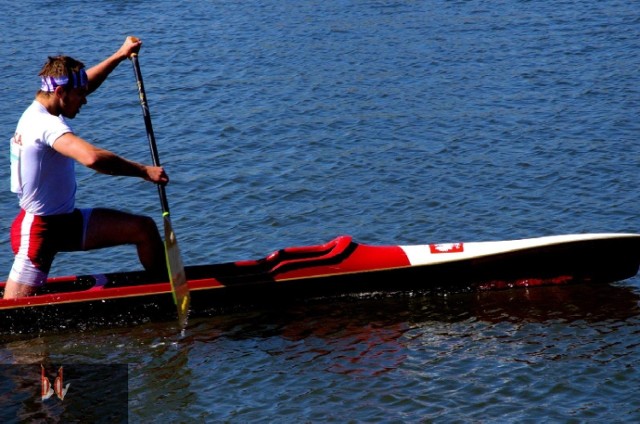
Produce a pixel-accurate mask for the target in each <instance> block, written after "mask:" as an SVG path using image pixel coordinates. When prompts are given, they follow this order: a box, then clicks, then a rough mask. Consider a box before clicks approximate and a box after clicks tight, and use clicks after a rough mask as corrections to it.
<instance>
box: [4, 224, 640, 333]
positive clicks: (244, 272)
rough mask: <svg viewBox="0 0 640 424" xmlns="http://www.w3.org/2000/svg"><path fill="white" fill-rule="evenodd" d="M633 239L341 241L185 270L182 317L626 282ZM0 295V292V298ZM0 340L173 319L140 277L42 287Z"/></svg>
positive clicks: (169, 306) (13, 311)
mask: <svg viewBox="0 0 640 424" xmlns="http://www.w3.org/2000/svg"><path fill="white" fill-rule="evenodd" d="M639 265H640V235H635V234H587V235H576V236H554V237H542V238H536V239H527V240H514V241H505V242H477V243H448V244H429V245H417V246H370V245H365V244H360V243H357V242H354V241H353V240H352V239H351V237H348V236H341V237H338V238H336V239H334V240H332V241H330V242H328V243H326V244H323V245H318V246H309V247H292V248H286V249H281V250H278V251H276V252H274V253H272V254H271V255H269V256H267V257H266V258H263V259H259V260H253V261H240V262H231V263H225V264H215V265H201V266H191V267H186V269H185V271H186V275H187V280H188V284H189V289H190V292H191V313H192V316H193V315H197V314H209V313H211V312H212V311H219V310H220V309H221V308H222V309H226V308H229V307H235V306H237V305H247V304H250V305H255V304H274V303H281V302H283V301H287V302H288V301H291V300H293V299H300V298H309V297H319V296H332V295H344V294H353V293H372V292H383V293H392V292H407V291H418V292H422V293H428V292H460V291H472V290H495V289H506V288H515V287H533V286H542V285H551V284H570V283H580V282H596V283H608V282H614V281H620V280H624V279H627V278H630V277H633V276H634V275H636V274H637V272H638V267H639ZM1 287H2V285H1V284H0V288H1ZM0 315H1V316H2V317H3V318H4V319H3V331H6V330H9V331H33V330H34V329H51V328H67V327H70V326H74V327H75V326H77V325H78V324H84V323H89V324H90V325H92V324H98V325H101V324H105V325H131V324H135V323H137V322H141V321H145V320H150V319H159V318H169V319H171V318H175V316H174V315H175V306H174V305H173V300H172V296H171V288H170V285H169V283H168V282H153V281H148V280H147V279H146V275H145V273H143V272H139V271H138V272H125V273H111V274H96V275H85V276H78V277H76V276H70V277H58V278H51V279H50V280H49V281H48V282H47V284H46V285H45V288H44V290H43V292H42V293H41V294H39V295H37V296H32V297H29V298H22V299H10V300H0Z"/></svg>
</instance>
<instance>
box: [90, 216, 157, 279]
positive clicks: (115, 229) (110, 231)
mask: <svg viewBox="0 0 640 424" xmlns="http://www.w3.org/2000/svg"><path fill="white" fill-rule="evenodd" d="M122 244H135V245H136V248H137V250H138V258H139V259H140V263H141V264H142V266H143V267H144V269H145V270H146V271H148V272H150V273H152V274H154V275H159V276H163V277H164V276H168V273H167V265H166V258H165V253H164V244H163V242H162V239H161V238H160V233H159V232H158V227H157V226H156V223H155V221H154V220H153V219H152V218H150V217H147V216H142V215H134V214H130V213H127V212H122V211H117V210H113V209H101V208H96V209H93V211H92V212H91V216H90V218H89V222H88V225H87V232H86V234H85V242H84V249H85V250H91V249H100V248H103V247H112V246H119V245H122Z"/></svg>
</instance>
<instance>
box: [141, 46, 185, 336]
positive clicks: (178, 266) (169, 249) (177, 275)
mask: <svg viewBox="0 0 640 424" xmlns="http://www.w3.org/2000/svg"><path fill="white" fill-rule="evenodd" d="M130 59H131V62H132V63H133V70H134V73H135V76H136V81H137V83H138V94H139V96H140V105H141V106H142V116H143V117H144V125H145V127H146V129H147V138H148V139H149V149H150V150H151V157H152V159H153V165H154V166H160V157H159V155H158V147H157V146H156V138H155V136H154V134H153V126H152V125H151V114H150V113H149V104H148V102H147V95H146V93H145V90H144V82H143V81H142V72H140V64H139V63H138V55H137V54H132V55H131V57H130ZM157 186H158V194H159V195H160V204H161V205H162V218H163V219H162V220H163V222H164V246H165V254H166V259H167V269H168V271H169V279H170V281H171V291H172V293H173V300H174V302H175V303H176V305H177V307H178V322H179V323H180V326H181V327H182V328H183V329H184V328H185V327H186V325H187V317H188V314H189V304H190V295H189V286H188V283H187V279H186V274H185V271H184V266H183V265H182V257H181V255H180V249H179V248H178V241H177V240H176V237H175V233H174V231H173V226H172V225H171V219H170V216H169V202H168V201H167V193H166V192H165V188H164V185H162V184H157Z"/></svg>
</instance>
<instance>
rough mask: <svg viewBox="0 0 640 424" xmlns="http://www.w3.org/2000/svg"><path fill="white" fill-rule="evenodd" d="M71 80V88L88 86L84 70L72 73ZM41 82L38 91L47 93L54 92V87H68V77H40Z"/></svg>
mask: <svg viewBox="0 0 640 424" xmlns="http://www.w3.org/2000/svg"><path fill="white" fill-rule="evenodd" d="M71 78H72V80H73V83H72V84H71V88H78V87H86V86H87V85H88V84H89V78H88V77H87V71H85V70H84V68H82V69H80V70H79V71H78V72H72V73H71ZM41 81H42V85H41V86H40V90H41V91H46V92H49V93H51V92H53V91H55V89H56V87H59V86H61V85H63V86H64V85H69V77H68V76H66V75H63V76H61V77H41Z"/></svg>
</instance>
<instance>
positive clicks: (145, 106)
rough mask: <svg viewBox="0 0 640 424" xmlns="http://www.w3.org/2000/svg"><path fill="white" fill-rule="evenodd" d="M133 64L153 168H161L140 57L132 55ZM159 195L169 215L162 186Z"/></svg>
mask: <svg viewBox="0 0 640 424" xmlns="http://www.w3.org/2000/svg"><path fill="white" fill-rule="evenodd" d="M130 59H131V62H132V63H133V71H134V73H135V75H136V81H137V83H138V93H139V95H140V106H141V107H142V116H143V118H144V126H145V128H146V129H147V138H148V139H149V149H150V150H151V158H152V160H153V166H160V156H159V155H158V146H157V145H156V137H155V135H154V133H153V126H152V124H151V113H150V112H149V103H148V102H147V94H146V92H145V90H144V81H143V80H142V72H141V71H140V64H139V63H138V55H137V54H135V53H134V54H132V55H131V58H130ZM157 186H158V195H159V196H160V204H161V205H162V213H163V214H168V213H169V201H168V200H167V192H166V190H165V188H164V186H163V185H162V184H157Z"/></svg>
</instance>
